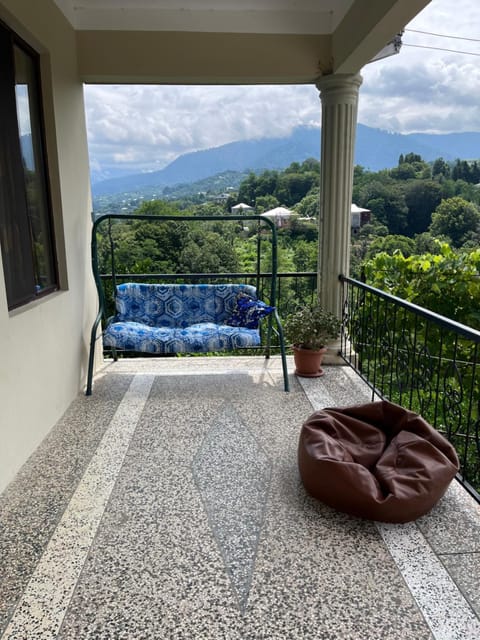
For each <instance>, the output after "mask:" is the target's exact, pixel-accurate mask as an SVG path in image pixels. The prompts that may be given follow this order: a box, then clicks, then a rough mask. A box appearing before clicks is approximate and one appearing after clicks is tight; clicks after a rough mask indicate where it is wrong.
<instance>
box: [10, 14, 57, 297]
mask: <svg viewBox="0 0 480 640" xmlns="http://www.w3.org/2000/svg"><path fill="white" fill-rule="evenodd" d="M38 63H39V61H38V55H37V54H36V53H35V52H34V51H32V50H31V49H30V47H28V46H27V45H26V44H25V43H24V42H23V41H22V40H20V38H18V37H17V36H16V35H15V34H14V33H13V32H12V31H11V30H10V29H9V28H8V27H6V26H5V25H3V24H2V23H0V245H1V251H2V262H3V271H4V276H5V284H6V290H7V301H8V308H9V309H13V308H15V307H19V306H21V305H23V304H26V303H27V302H30V301H31V300H34V299H35V298H37V297H39V296H42V295H45V294H46V293H49V292H51V291H54V290H56V289H57V288H58V277H57V267H56V257H55V249H54V247H55V243H54V240H53V226H52V218H51V206H50V196H49V190H48V183H47V167H46V159H45V155H44V141H43V121H42V110H41V101H40V77H39V75H40V74H39V64H38Z"/></svg>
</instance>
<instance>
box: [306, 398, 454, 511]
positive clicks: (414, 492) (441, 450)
mask: <svg viewBox="0 0 480 640" xmlns="http://www.w3.org/2000/svg"><path fill="white" fill-rule="evenodd" d="M298 465H299V469H300V476H301V478H302V481H303V484H304V486H305V489H306V490H307V491H308V493H310V494H311V495H312V496H314V497H315V498H318V499H319V500H321V501H322V502H325V504H328V505H330V506H331V507H334V508H335V509H338V510H339V511H345V512H346V513H350V514H352V515H354V516H360V517H363V518H368V519H370V520H380V521H382V522H409V521H410V520H415V519H416V518H418V517H419V516H421V515H423V514H424V513H426V512H427V511H429V510H430V509H431V508H432V507H433V505H434V504H435V503H436V502H437V501H438V500H439V499H440V498H441V497H442V495H443V494H444V493H445V491H446V489H447V487H448V485H449V484H450V482H451V480H452V479H453V478H454V476H455V474H456V472H457V471H458V457H457V454H456V452H455V449H454V448H453V447H452V445H451V444H450V443H449V442H448V441H447V440H446V439H445V438H444V437H443V436H442V435H440V434H439V433H438V431H436V430H435V429H434V428H433V427H432V426H431V425H429V424H428V423H427V422H426V421H425V420H424V419H423V418H421V417H420V416H419V415H417V414H416V413H413V411H408V410H406V409H403V408H402V407H399V406H398V405H396V404H392V403H391V402H387V401H382V402H370V403H367V404H363V405H356V406H353V407H343V408H340V409H324V410H323V411H316V412H315V413H314V414H313V415H311V416H310V417H309V418H308V419H307V420H306V422H305V423H304V424H303V427H302V431H301V434H300V442H299V447H298Z"/></svg>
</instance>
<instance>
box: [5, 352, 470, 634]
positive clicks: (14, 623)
mask: <svg viewBox="0 0 480 640" xmlns="http://www.w3.org/2000/svg"><path fill="white" fill-rule="evenodd" d="M289 370H290V371H293V364H292V363H291V361H289ZM291 387H292V391H291V392H290V393H289V394H287V393H285V392H284V391H283V385H282V370H281V363H280V358H278V357H276V356H275V357H272V358H271V359H270V360H265V359H263V358H261V357H238V358H230V357H228V358H227V357H217V358H206V357H198V358H197V357H192V358H188V357H185V358H162V359H124V360H120V361H118V362H116V363H106V365H105V367H104V368H103V370H102V371H101V373H100V374H99V375H98V376H97V378H96V382H95V389H94V394H93V396H91V397H85V396H83V395H79V396H78V397H77V399H76V400H75V401H74V402H73V404H72V405H71V407H70V408H69V410H68V411H67V413H66V414H65V415H64V417H63V418H62V419H61V420H60V421H59V423H58V424H57V425H56V427H55V428H54V429H53V430H52V432H51V433H50V435H49V436H48V437H47V439H46V440H45V441H44V442H43V444H42V445H41V447H40V448H39V449H37V451H36V452H35V453H34V454H33V455H32V456H31V458H30V459H29V461H28V462H27V464H26V465H25V466H24V467H23V469H22V470H21V472H20V474H19V475H18V476H17V478H16V480H15V481H14V482H13V483H12V484H11V485H10V486H9V488H8V489H7V491H6V492H5V493H4V494H3V495H2V497H1V502H0V509H1V522H2V529H1V538H0V548H1V556H2V564H3V569H2V574H3V575H2V580H1V581H0V603H1V605H0V607H1V608H0V631H3V635H1V637H2V638H3V639H13V638H29V639H30V638H41V639H42V640H43V639H46V638H62V639H67V638H75V639H77V638H101V639H103V638H118V639H121V638H135V639H140V638H149V639H150V638H162V639H163V638H165V639H167V638H168V639H170V638H172V639H173V638H182V639H183V638H205V639H207V638H208V639H210V638H212V639H214V638H222V639H223V638H229V639H232V640H233V639H238V640H240V639H246V638H252V639H253V638H272V639H273V638H278V639H285V638H299V639H300V638H302V639H303V638H325V639H329V640H330V639H337V638H338V639H339V640H340V639H341V640H345V639H352V640H361V639H364V638H365V639H366V638H368V639H369V640H370V639H376V638H378V639H382V640H383V639H386V638H391V639H400V638H401V639H402V640H408V639H412V640H423V639H427V638H428V639H430V638H436V639H445V640H446V639H447V638H448V639H450V640H451V639H457V638H458V639H460V638H461V639H462V640H465V639H472V640H473V638H478V637H480V621H479V615H480V594H479V590H478V584H480V554H479V552H480V548H479V540H480V535H479V534H480V506H479V504H478V503H477V502H475V501H474V500H473V498H472V497H471V496H470V495H469V494H468V492H467V491H465V489H464V488H463V487H462V486H461V485H460V484H459V483H458V482H457V481H454V482H453V483H452V485H451V486H450V488H449V489H448V491H447V493H446V495H445V496H444V498H442V500H441V501H440V502H439V503H438V505H437V506H436V507H435V508H434V509H433V510H432V511H431V512H430V513H429V514H428V515H426V516H424V517H422V518H420V519H419V520H418V521H417V522H415V523H411V524H406V525H386V524H378V523H373V522H370V521H364V520H360V519H356V518H353V517H349V516H347V515H344V514H341V513H338V512H335V511H333V510H332V509H330V508H328V507H326V506H324V505H322V504H321V503H318V502H316V501H315V500H313V499H312V498H310V497H309V496H308V495H307V494H306V493H305V491H304V489H303V487H302V485H301V482H300V479H299V476H298V471H297V464H296V447H297V441H298V434H299V429H300V426H301V424H302V422H303V421H304V420H305V418H306V417H307V416H308V415H310V413H311V412H312V411H313V409H316V408H321V407H324V406H331V405H344V404H350V403H357V402H363V401H368V400H370V399H371V398H372V391H371V389H370V388H369V386H368V385H366V384H365V382H364V381H363V380H362V379H361V377H360V376H358V375H357V373H355V371H353V369H351V368H349V367H347V366H343V367H341V366H338V367H328V369H327V372H326V375H325V376H324V377H323V378H317V379H302V380H301V379H297V378H296V377H295V376H293V375H292V376H291Z"/></svg>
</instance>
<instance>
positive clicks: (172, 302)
mask: <svg viewBox="0 0 480 640" xmlns="http://www.w3.org/2000/svg"><path fill="white" fill-rule="evenodd" d="M128 220H131V221H135V222H136V223H137V222H139V221H144V222H145V223H146V225H145V229H147V230H148V228H149V226H148V223H158V224H160V223H165V222H168V221H173V222H187V223H188V222H195V223H199V222H202V221H206V222H220V221H226V222H232V221H237V222H238V223H239V224H242V227H243V226H244V225H245V224H247V223H249V222H252V221H253V222H254V223H255V224H256V225H257V258H256V273H255V274H218V273H209V274H142V275H141V276H140V278H141V279H142V280H143V281H140V282H139V281H137V280H138V278H139V276H138V275H137V274H135V276H132V275H131V274H118V273H116V267H115V265H116V256H115V248H116V247H115V241H114V238H113V235H112V227H113V226H114V225H115V224H118V222H117V221H123V222H126V221H128ZM102 226H103V228H104V229H105V227H106V234H107V237H108V245H109V251H108V253H109V259H108V263H109V266H110V269H109V272H108V273H103V274H101V273H100V271H99V246H98V238H99V234H100V232H101V230H102ZM262 230H263V231H265V230H267V231H268V232H269V234H268V236H269V239H270V246H271V272H270V273H268V274H265V273H261V270H260V267H261V255H260V252H261V246H262V244H264V243H262V241H261V231H262ZM104 234H105V231H104ZM104 237H105V235H104ZM91 250H92V267H93V275H94V278H95V284H96V287H97V292H98V298H99V309H98V314H97V316H96V318H95V322H94V323H93V326H92V330H91V338H90V353H89V361H88V374H87V388H86V395H91V394H92V381H93V367H94V356H95V346H96V342H97V340H98V339H99V338H100V337H101V339H102V342H103V349H104V352H110V353H111V355H112V357H113V359H114V360H117V359H118V353H119V352H124V353H136V354H137V353H144V354H148V355H157V356H172V355H177V354H198V353H212V352H235V353H236V352H237V351H238V350H244V349H259V348H261V349H262V351H263V352H264V355H265V357H266V358H269V357H270V353H271V349H272V335H273V336H275V337H276V343H277V345H276V346H277V347H278V348H279V350H280V355H281V360H282V369H283V379H284V389H285V391H289V381H288V371H287V361H286V352H285V343H284V336H283V329H282V324H281V321H280V318H279V316H278V312H277V308H276V304H277V300H276V296H277V234H276V228H275V225H274V223H273V222H272V221H271V220H269V219H268V218H264V217H259V216H257V215H228V216H227V215H214V216H192V215H178V216H174V215H149V214H105V215H101V216H99V217H97V218H96V219H95V221H94V224H93V228H92V243H91ZM103 250H104V252H105V248H104V249H103ZM239 277H242V279H243V280H244V281H243V282H238V283H237V282H232V281H231V280H233V279H234V278H235V279H237V278H239ZM265 277H268V279H269V280H270V286H269V287H268V289H269V291H268V297H267V302H264V301H263V300H261V297H263V295H266V294H267V292H264V291H261V283H262V282H263V281H264V278H265ZM133 280H134V281H133ZM151 280H160V281H161V282H154V283H152V282H151ZM192 280H193V281H194V283H191V281H192ZM201 280H208V281H209V282H202V281H201ZM212 280H213V281H214V282H213V283H212V282H211V281H212ZM172 281H173V282H172ZM186 281H188V282H186ZM199 281H200V282H199ZM247 281H249V283H247ZM252 282H253V284H252ZM112 303H113V304H112ZM100 329H101V331H100Z"/></svg>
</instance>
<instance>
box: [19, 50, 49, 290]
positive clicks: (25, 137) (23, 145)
mask: <svg viewBox="0 0 480 640" xmlns="http://www.w3.org/2000/svg"><path fill="white" fill-rule="evenodd" d="M14 57H15V98H16V105H17V120H18V134H19V142H20V152H21V156H22V164H23V171H24V175H25V194H26V201H27V211H28V217H29V220H30V226H31V233H32V254H33V264H34V276H35V290H36V292H37V293H38V292H40V291H43V290H44V289H48V288H51V287H52V285H55V283H56V273H55V265H54V262H53V248H52V242H51V229H50V215H49V206H48V201H47V192H46V188H45V184H46V181H45V175H44V171H43V167H44V162H43V149H42V137H41V126H40V119H39V116H40V113H39V96H38V91H37V87H36V74H35V66H34V63H33V60H32V58H31V57H30V56H29V55H28V54H27V53H26V52H25V51H22V49H20V47H18V46H17V45H15V46H14Z"/></svg>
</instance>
